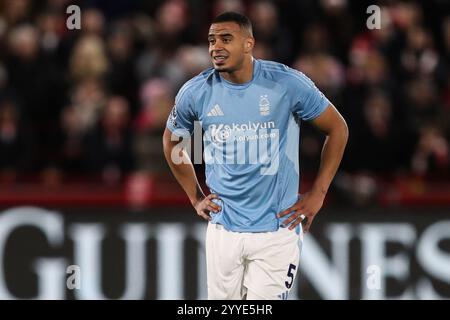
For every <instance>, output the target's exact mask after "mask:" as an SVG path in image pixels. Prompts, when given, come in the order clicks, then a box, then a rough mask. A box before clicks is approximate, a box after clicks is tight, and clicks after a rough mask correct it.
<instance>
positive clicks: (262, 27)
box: [248, 1, 293, 63]
mask: <svg viewBox="0 0 450 320" xmlns="http://www.w3.org/2000/svg"><path fill="white" fill-rule="evenodd" d="M248 11H249V18H250V20H251V21H252V24H253V35H254V37H255V39H256V42H260V43H263V44H265V45H266V47H267V48H268V49H270V50H271V51H272V54H270V56H272V57H273V59H275V60H276V61H279V62H282V63H290V62H291V59H292V57H293V56H292V54H293V52H292V35H291V32H290V31H289V29H287V28H285V27H284V26H283V25H282V24H281V23H280V21H279V20H278V12H277V8H276V6H275V4H274V3H273V2H271V1H254V2H252V3H251V5H250V8H249V10H248Z"/></svg>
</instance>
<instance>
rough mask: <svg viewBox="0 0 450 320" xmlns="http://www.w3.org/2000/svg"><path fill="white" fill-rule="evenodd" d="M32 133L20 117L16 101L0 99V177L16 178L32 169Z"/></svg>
mask: <svg viewBox="0 0 450 320" xmlns="http://www.w3.org/2000/svg"><path fill="white" fill-rule="evenodd" d="M33 151H34V150H33V149H32V134H31V132H30V131H29V130H28V128H27V126H25V125H24V123H23V121H21V119H20V113H19V110H18V109H17V106H16V105H15V103H14V102H13V101H12V100H10V99H5V100H3V101H0V154H1V157H0V172H1V174H0V175H1V177H0V179H2V180H3V178H6V179H7V180H10V179H14V178H15V177H16V176H17V175H18V174H20V173H22V172H24V171H29V170H30V169H32V161H33V158H32V157H33Z"/></svg>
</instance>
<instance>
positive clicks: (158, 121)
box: [134, 78, 174, 173]
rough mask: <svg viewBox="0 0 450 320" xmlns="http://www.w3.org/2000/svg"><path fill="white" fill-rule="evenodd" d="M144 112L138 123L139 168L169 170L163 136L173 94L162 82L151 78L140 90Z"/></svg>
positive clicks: (149, 170)
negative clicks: (163, 146)
mask: <svg viewBox="0 0 450 320" xmlns="http://www.w3.org/2000/svg"><path fill="white" fill-rule="evenodd" d="M140 95H141V110H140V112H139V114H138V116H137V118H136V122H135V126H134V127H135V144H134V148H135V154H136V161H137V168H138V169H143V170H144V169H145V170H146V171H148V172H150V173H158V172H161V171H167V169H168V167H167V163H166V161H165V159H164V153H163V151H162V148H161V147H160V145H161V136H162V134H163V132H164V128H165V126H166V121H167V117H168V115H169V113H170V110H171V109H172V106H173V99H174V95H173V93H172V90H171V88H170V86H169V85H168V83H167V82H166V81H165V80H163V79H158V78H156V79H152V80H150V81H148V82H146V83H144V84H143V86H142V88H141V94H140Z"/></svg>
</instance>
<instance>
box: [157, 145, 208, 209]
mask: <svg viewBox="0 0 450 320" xmlns="http://www.w3.org/2000/svg"><path fill="white" fill-rule="evenodd" d="M164 156H165V157H166V160H167V163H168V164H169V167H170V169H171V171H172V173H173V175H174V176H175V179H177V181H178V183H179V184H180V185H181V187H182V188H183V190H184V191H185V192H186V194H187V196H188V197H189V200H190V201H191V203H192V205H195V203H196V202H197V201H199V200H201V199H203V198H204V197H205V195H204V193H203V191H202V188H201V187H200V184H199V183H198V180H197V176H196V174H195V170H194V166H193V165H192V162H191V160H190V158H189V156H188V155H187V153H186V152H185V151H184V150H181V148H179V147H177V146H176V145H174V144H173V143H171V142H170V141H167V140H166V139H165V140H164ZM174 156H175V157H177V161H176V163H175V161H174Z"/></svg>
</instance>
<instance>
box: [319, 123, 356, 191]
mask: <svg viewBox="0 0 450 320" xmlns="http://www.w3.org/2000/svg"><path fill="white" fill-rule="evenodd" d="M347 140H348V128H347V125H346V124H345V122H342V124H341V125H339V126H336V127H335V128H334V130H333V131H331V132H330V133H329V134H328V135H327V137H326V139H325V142H324V145H323V148H322V154H321V160H320V167H319V172H318V174H317V177H316V179H315V181H314V184H313V187H312V191H317V192H320V193H321V194H323V195H324V196H325V195H326V193H327V192H328V188H329V187H330V184H331V182H332V181H333V178H334V176H335V175H336V172H337V170H338V168H339V164H340V163H341V160H342V156H343V154H344V150H345V146H346V144H347Z"/></svg>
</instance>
